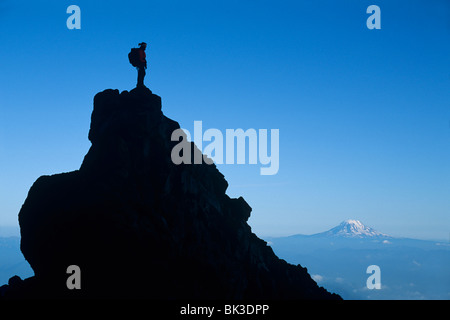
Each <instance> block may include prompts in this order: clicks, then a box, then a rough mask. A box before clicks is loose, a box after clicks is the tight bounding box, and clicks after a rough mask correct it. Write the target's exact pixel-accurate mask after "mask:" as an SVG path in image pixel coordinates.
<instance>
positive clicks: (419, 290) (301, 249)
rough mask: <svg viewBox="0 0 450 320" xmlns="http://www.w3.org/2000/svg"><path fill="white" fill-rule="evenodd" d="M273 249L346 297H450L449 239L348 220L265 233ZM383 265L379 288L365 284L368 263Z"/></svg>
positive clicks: (443, 298) (323, 284)
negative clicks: (402, 234)
mask: <svg viewBox="0 0 450 320" xmlns="http://www.w3.org/2000/svg"><path fill="white" fill-rule="evenodd" d="M265 240H266V241H268V243H269V244H270V246H271V247H272V248H273V250H274V252H275V254H276V255H277V256H279V257H280V258H283V259H285V260H286V261H287V262H288V263H293V264H297V263H301V264H302V265H304V266H306V267H307V268H308V272H309V273H310V274H311V275H312V278H313V279H314V280H315V281H316V282H317V283H318V284H319V285H321V286H324V287H326V288H327V289H329V290H331V291H333V292H336V293H338V294H339V295H340V296H341V297H343V298H344V299H369V300H373V299H413V300H416V299H442V300H448V299H450V273H449V272H448V266H449V265H450V243H448V242H447V241H443V242H440V241H427V240H418V239H409V238H396V237H391V236H389V235H386V234H384V233H381V232H378V231H376V230H374V229H373V228H370V227H368V226H365V225H364V224H363V223H361V222H360V221H358V220H355V219H352V220H346V221H344V222H342V223H341V224H339V225H338V226H336V227H334V228H332V229H330V230H328V231H325V232H321V233H316V234H313V235H302V234H297V235H293V236H289V237H278V238H268V237H266V238H265ZM370 265H377V266H379V267H380V270H381V289H380V290H370V289H368V288H367V286H366V281H367V278H368V277H369V274H367V267H368V266H370Z"/></svg>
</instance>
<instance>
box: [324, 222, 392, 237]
mask: <svg viewBox="0 0 450 320" xmlns="http://www.w3.org/2000/svg"><path fill="white" fill-rule="evenodd" d="M316 236H326V237H342V238H391V237H390V236H388V235H387V234H384V233H381V232H378V231H376V230H375V229H373V228H371V227H368V226H365V225H364V224H363V223H362V222H361V221H359V220H354V219H348V220H345V221H343V222H342V223H341V224H340V225H338V226H337V227H334V228H332V229H330V230H328V231H325V232H322V233H317V234H316Z"/></svg>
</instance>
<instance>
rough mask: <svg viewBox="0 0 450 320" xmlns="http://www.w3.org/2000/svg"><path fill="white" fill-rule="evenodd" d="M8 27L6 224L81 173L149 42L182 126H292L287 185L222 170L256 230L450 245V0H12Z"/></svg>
mask: <svg viewBox="0 0 450 320" xmlns="http://www.w3.org/2000/svg"><path fill="white" fill-rule="evenodd" d="M71 4H75V5H78V6H79V7H80V8H81V30H68V29H67V27H66V20H67V18H68V17H69V14H67V13H66V9H67V7H68V6H69V5H71ZM371 4H376V5H378V6H379V7H380V8H381V30H369V29H367V27H366V20H367V18H368V17H369V14H367V13H366V8H367V7H368V6H369V5H371ZM0 30H1V31H0V42H1V50H0V71H1V72H0V225H17V214H18V212H19V210H20V207H21V205H22V203H23V201H24V199H25V198H26V195H27V192H28V190H29V188H30V186H31V185H32V183H33V182H34V181H35V180H36V179H37V178H38V177H39V176H41V175H44V174H54V173H60V172H66V171H72V170H75V169H78V168H79V166H80V164H81V162H82V159H83V157H84V155H85V154H86V152H87V151H88V149H89V146H90V143H89V141H88V139H87V134H88V130H89V123H90V115H91V111H92V100H93V97H94V95H95V93H97V92H99V91H102V90H104V89H107V88H117V89H119V90H121V91H122V90H130V89H132V88H133V87H134V85H135V83H136V71H135V70H134V69H133V68H132V67H131V66H130V65H129V63H128V60H127V53H128V52H129V49H130V48H131V47H132V46H136V45H137V43H139V42H141V41H146V42H147V43H148V44H149V47H148V49H147V55H148V61H149V69H148V70H147V77H146V84H147V85H148V86H149V87H150V89H151V90H152V91H153V92H154V93H156V94H158V95H160V96H161V97H162V100H163V111H164V112H165V114H166V115H167V116H168V117H170V118H172V119H174V120H176V121H178V122H179V123H180V125H181V126H182V127H184V128H186V129H189V130H192V129H193V123H194V120H202V121H203V128H204V130H206V129H208V128H218V129H220V130H223V132H224V133H225V129H227V128H230V129H237V128H243V129H248V128H255V129H279V130H280V169H279V172H278V174H277V175H274V176H261V175H260V174H259V169H260V165H259V164H258V165H220V166H219V169H220V170H221V172H222V173H223V174H224V175H225V177H226V179H227V180H228V182H229V185H230V187H229V189H228V194H229V195H230V196H232V197H238V196H240V195H242V196H243V197H244V198H245V199H246V200H247V202H248V203H249V204H250V205H251V206H252V208H253V212H252V217H251V218H250V220H249V223H250V225H251V226H252V229H253V231H254V232H255V233H257V234H258V235H261V236H265V235H288V234H295V233H305V234H310V233H315V232H321V231H324V230H326V229H328V228H331V227H333V226H335V225H337V224H338V223H340V222H341V221H342V220H344V219H347V218H355V219H360V220H361V221H363V222H364V223H365V224H367V225H369V226H371V227H374V228H375V229H377V230H379V231H381V232H384V233H388V234H392V235H396V236H407V237H416V238H425V239H426V238H438V239H449V237H450V196H449V195H450V58H449V57H450V2H449V1H448V0H420V1H419V0H413V1H393V0H390V1H384V0H383V1H381V0H373V1H372V0H371V1H365V0H339V1H336V0H326V1H324V0H317V1H309V0H308V1H306V0H305V1H300V0H295V1H285V0H277V1H274V0H270V1H269V0H266V1H264V0H258V1H256V0H252V1H248V0H239V1H237V0H228V1H211V0H209V1H197V0H191V1H170V0H164V1H163V0H160V1H134V0H128V1H115V0H113V1H92V0H90V1H85V0H74V1H61V0H49V1H12V0H0Z"/></svg>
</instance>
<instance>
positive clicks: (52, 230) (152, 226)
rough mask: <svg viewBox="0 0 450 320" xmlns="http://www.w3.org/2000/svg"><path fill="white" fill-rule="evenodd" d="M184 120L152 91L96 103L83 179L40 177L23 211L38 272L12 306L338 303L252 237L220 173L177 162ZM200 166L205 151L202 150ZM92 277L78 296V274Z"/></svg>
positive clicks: (75, 175) (9, 292) (16, 290)
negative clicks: (70, 282)
mask: <svg viewBox="0 0 450 320" xmlns="http://www.w3.org/2000/svg"><path fill="white" fill-rule="evenodd" d="M177 128H179V125H178V123H177V122H175V121H173V120H171V119H169V118H167V117H165V116H164V115H163V113H162V112H161V99H160V97H158V96H157V95H154V94H152V92H151V91H150V90H149V89H147V88H136V89H133V90H131V91H130V92H128V91H124V92H122V93H119V91H118V90H105V91H103V92H100V93H98V94H97V95H96V96H95V98H94V110H93V113H92V119H91V128H90V131H89V140H90V141H91V142H92V146H91V148H90V150H89V152H88V153H87V154H86V156H85V158H84V161H83V163H82V165H81V167H80V169H79V170H77V171H74V172H68V173H62V174H56V175H52V176H43V177H40V178H39V179H38V180H37V181H36V182H35V183H34V184H33V186H32V187H31V189H30V191H29V194H28V197H27V199H26V201H25V203H24V205H23V207H22V209H21V211H20V213H19V222H20V227H21V236H22V240H21V250H22V252H23V254H24V256H25V258H26V259H27V261H28V262H29V263H30V265H31V267H32V268H33V270H34V271H35V276H34V277H32V278H29V279H26V280H21V279H18V278H17V277H15V278H12V279H11V281H10V284H9V286H4V287H3V288H2V290H0V291H1V292H2V293H3V295H4V296H6V297H11V298H14V297H18V298H20V297H52V298H53V297H63V298H77V297H80V298H108V297H114V298H116V297H119V298H125V297H131V298H135V297H139V298H157V299H258V298H264V299H302V298H307V299H337V298H339V296H337V295H334V294H330V293H328V292H327V291H326V290H325V289H323V288H321V287H318V286H317V284H316V283H315V282H314V281H313V280H312V279H311V277H310V276H309V274H308V273H307V270H306V268H303V267H301V266H300V265H298V266H294V265H290V264H288V263H286V262H285V261H284V260H281V259H279V258H277V257H276V255H275V254H274V253H273V251H272V249H271V248H270V247H269V246H267V244H266V242H265V241H263V240H261V239H259V238H258V237H257V236H256V235H255V234H253V233H252V232H251V228H250V226H249V225H248V224H247V219H248V218H249V216H250V212H251V207H250V206H249V205H248V204H247V202H246V201H245V200H244V199H243V198H242V197H241V198H238V199H232V198H230V197H229V196H228V195H227V194H226V189H227V186H228V184H227V182H226V180H225V179H224V177H223V175H222V174H221V173H220V172H219V171H218V170H217V168H216V167H215V165H214V164H211V165H209V164H206V163H203V164H179V165H176V164H174V163H173V162H172V159H171V151H172V149H173V147H174V146H175V145H176V144H178V143H179V142H178V141H171V135H172V132H173V131H174V130H175V129H177ZM186 143H188V144H189V147H190V148H192V157H194V154H195V153H196V152H200V151H199V150H198V149H197V148H196V147H195V146H194V144H193V143H190V142H186ZM70 265H77V266H79V267H80V270H81V289H80V290H77V289H74V290H69V289H68V288H67V286H66V280H67V278H68V277H69V275H68V274H67V267H68V266H70Z"/></svg>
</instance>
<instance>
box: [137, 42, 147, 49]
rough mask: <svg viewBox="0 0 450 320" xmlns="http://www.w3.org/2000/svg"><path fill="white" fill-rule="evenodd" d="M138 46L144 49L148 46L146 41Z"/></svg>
mask: <svg viewBox="0 0 450 320" xmlns="http://www.w3.org/2000/svg"><path fill="white" fill-rule="evenodd" d="M138 46H139V48H141V49H144V50H145V49H146V48H147V44H146V43H145V42H141V43H139V44H138Z"/></svg>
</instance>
